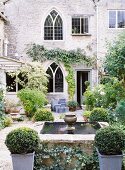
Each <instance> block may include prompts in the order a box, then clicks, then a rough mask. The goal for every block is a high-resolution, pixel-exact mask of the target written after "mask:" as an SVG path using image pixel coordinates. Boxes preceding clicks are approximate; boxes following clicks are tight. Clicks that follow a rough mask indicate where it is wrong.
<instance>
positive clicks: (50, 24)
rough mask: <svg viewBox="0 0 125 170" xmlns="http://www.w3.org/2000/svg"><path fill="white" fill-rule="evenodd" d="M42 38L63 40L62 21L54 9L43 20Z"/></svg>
mask: <svg viewBox="0 0 125 170" xmlns="http://www.w3.org/2000/svg"><path fill="white" fill-rule="evenodd" d="M44 40H63V21H62V18H61V17H60V15H59V14H58V13H57V12H56V11H55V10H53V11H51V12H50V14H49V15H48V16H47V18H46V20H45V23H44Z"/></svg>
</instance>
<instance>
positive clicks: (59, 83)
mask: <svg viewBox="0 0 125 170" xmlns="http://www.w3.org/2000/svg"><path fill="white" fill-rule="evenodd" d="M46 73H47V74H48V75H49V77H48V79H49V81H48V93H50V92H63V73H62V70H61V68H60V67H59V66H58V65H57V64H56V63H52V64H51V65H50V66H49V67H48V69H47V71H46Z"/></svg>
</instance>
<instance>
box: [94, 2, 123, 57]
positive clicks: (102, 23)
mask: <svg viewBox="0 0 125 170" xmlns="http://www.w3.org/2000/svg"><path fill="white" fill-rule="evenodd" d="M113 9H114V10H122V9H124V10H125V0H101V1H100V3H99V5H98V23H97V24H98V35H97V36H98V58H99V60H104V57H105V54H106V51H107V50H106V46H107V42H112V41H113V40H115V39H116V38H117V36H118V35H119V34H120V33H121V32H123V31H125V29H120V28H119V29H115V28H109V25H108V22H109V21H108V11H109V10H113Z"/></svg>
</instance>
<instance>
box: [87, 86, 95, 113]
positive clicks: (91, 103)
mask: <svg viewBox="0 0 125 170" xmlns="http://www.w3.org/2000/svg"><path fill="white" fill-rule="evenodd" d="M84 97H85V100H84V103H85V105H86V110H92V109H93V108H94V105H95V102H96V99H95V96H94V93H93V91H91V90H90V87H88V88H87V90H86V92H85V93H84Z"/></svg>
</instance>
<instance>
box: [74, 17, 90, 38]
mask: <svg viewBox="0 0 125 170" xmlns="http://www.w3.org/2000/svg"><path fill="white" fill-rule="evenodd" d="M86 33H89V18H88V17H72V34H73V35H82V34H86Z"/></svg>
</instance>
